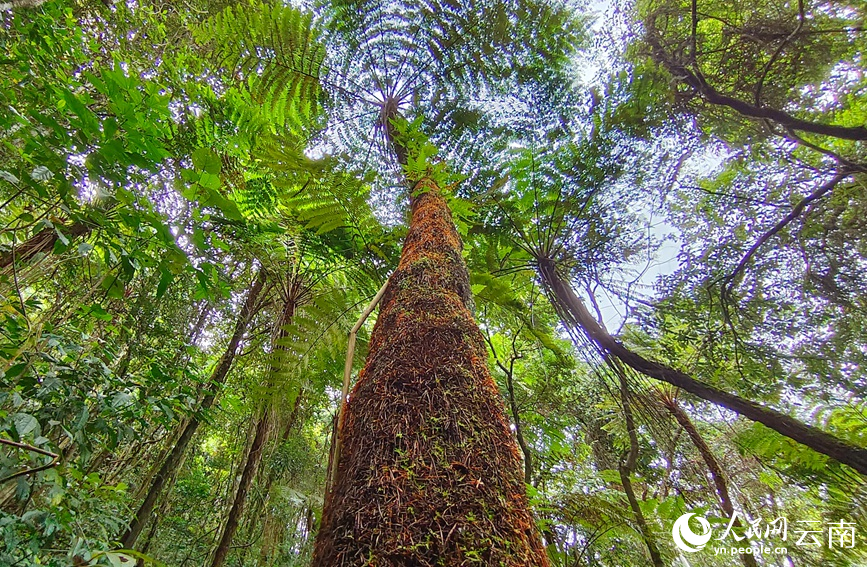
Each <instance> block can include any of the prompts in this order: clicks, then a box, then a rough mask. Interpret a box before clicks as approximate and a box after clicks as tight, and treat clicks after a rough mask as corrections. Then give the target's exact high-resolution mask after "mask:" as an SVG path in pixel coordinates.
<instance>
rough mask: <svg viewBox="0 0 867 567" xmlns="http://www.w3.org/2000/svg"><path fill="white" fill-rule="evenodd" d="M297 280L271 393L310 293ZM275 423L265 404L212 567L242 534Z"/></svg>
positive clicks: (280, 326) (275, 349)
mask: <svg viewBox="0 0 867 567" xmlns="http://www.w3.org/2000/svg"><path fill="white" fill-rule="evenodd" d="M293 277H294V280H293V282H292V284H291V287H290V291H289V292H288V296H287V297H286V301H285V304H284V306H283V312H282V313H281V315H280V318H279V319H278V320H277V323H276V328H275V332H274V335H273V340H272V341H271V344H272V352H271V365H270V368H269V370H268V382H269V383H268V387H267V388H266V389H269V390H270V389H271V387H272V386H273V380H274V378H275V376H276V375H277V373H278V372H279V370H280V368H281V367H282V363H283V357H284V356H285V351H286V348H285V346H284V345H283V344H282V341H283V339H284V338H285V337H286V335H287V332H286V327H287V326H288V325H289V324H291V323H292V317H293V316H294V315H295V309H296V308H297V307H298V305H299V303H300V301H301V296H302V295H306V293H307V290H306V287H305V285H304V283H303V281H302V279H301V278H300V277H299V276H297V275H296V276H293ZM298 396H300V393H298ZM296 400H297V398H296ZM274 421H275V419H274V409H273V408H272V407H270V403H269V402H265V403H264V404H263V407H262V409H261V410H260V413H259V418H258V420H257V421H256V427H255V433H254V435H253V442H252V443H251V444H250V452H249V453H248V454H247V461H246V462H245V463H244V469H243V471H242V472H241V480H240V481H239V482H238V490H237V491H236V492H235V498H234V500H233V501H232V507H231V509H230V510H229V517H228V518H227V520H226V525H225V526H224V527H223V533H222V534H221V535H220V542H219V543H218V544H217V548H216V549H215V550H214V557H213V559H212V561H211V567H222V565H223V564H224V563H225V562H226V558H227V557H228V555H229V550H230V548H231V545H232V540H233V539H234V537H235V532H237V531H238V525H239V524H240V521H241V518H242V516H243V515H244V507H245V506H246V504H247V496H248V495H249V493H250V488H251V487H252V486H253V481H254V480H255V479H256V476H257V475H258V473H259V465H260V464H261V463H262V457H263V455H264V449H265V444H266V443H267V442H268V439H269V437H270V436H271V429H272V428H273V425H274Z"/></svg>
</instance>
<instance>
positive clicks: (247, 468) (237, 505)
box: [211, 408, 272, 567]
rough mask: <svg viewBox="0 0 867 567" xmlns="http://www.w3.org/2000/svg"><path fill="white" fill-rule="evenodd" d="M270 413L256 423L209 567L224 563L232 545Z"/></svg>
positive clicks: (257, 464) (256, 468) (268, 423)
mask: <svg viewBox="0 0 867 567" xmlns="http://www.w3.org/2000/svg"><path fill="white" fill-rule="evenodd" d="M271 413H272V412H271V409H270V408H266V409H265V410H264V411H263V412H262V414H261V415H260V416H259V419H258V420H257V422H256V429H255V434H254V436H253V442H252V443H251V444H250V452H249V453H248V454H247V461H246V462H245V463H244V469H243V471H242V472H241V481H240V482H239V483H238V490H237V491H236V492H235V498H234V500H233V501H232V508H231V509H230V510H229V517H228V519H227V520H226V525H225V526H224V527H223V533H222V535H221V536H220V542H219V543H218V544H217V548H216V550H214V558H213V560H212V561H211V567H220V566H221V565H223V564H224V563H225V562H226V557H227V556H228V554H229V549H230V547H231V545H232V539H233V538H234V537H235V532H236V531H238V524H239V522H240V521H241V516H243V514H244V506H245V505H246V503H247V496H248V495H249V493H250V488H251V487H252V486H253V480H254V479H255V478H256V473H257V472H258V470H259V465H260V464H261V463H262V454H263V452H264V448H265V443H266V442H267V440H268V436H269V434H270V429H271V423H272V415H271Z"/></svg>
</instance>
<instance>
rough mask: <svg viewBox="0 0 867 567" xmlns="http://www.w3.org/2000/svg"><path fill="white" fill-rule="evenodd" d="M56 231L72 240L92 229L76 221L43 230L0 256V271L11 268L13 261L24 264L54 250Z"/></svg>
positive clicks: (56, 237) (56, 238)
mask: <svg viewBox="0 0 867 567" xmlns="http://www.w3.org/2000/svg"><path fill="white" fill-rule="evenodd" d="M57 230H59V231H60V232H62V233H63V235H64V236H66V237H67V238H68V239H70V240H72V239H74V238H78V237H80V236H84V235H86V234H89V233H90V231H91V230H92V228H91V226H90V225H88V224H84V223H83V222H81V221H76V222H74V223H72V224H69V225H59V226H58V227H57V229H56V230H55V229H54V228H47V227H46V228H43V229H42V230H40V231H39V232H37V233H36V234H34V235H33V236H31V237H30V238H28V239H27V240H25V241H24V242H22V243H21V244H19V245H18V246H15V248H14V250H12V251H10V252H4V253H3V254H0V269H3V268H6V267H7V266H11V265H12V261H13V260H15V261H16V262H26V261H27V260H29V259H30V258H32V257H34V256H36V255H37V254H39V253H40V252H47V251H51V250H52V249H53V248H54V243H55V242H57V240H58V238H59V237H58V236H57Z"/></svg>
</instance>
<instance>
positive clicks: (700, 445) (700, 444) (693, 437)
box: [662, 396, 757, 567]
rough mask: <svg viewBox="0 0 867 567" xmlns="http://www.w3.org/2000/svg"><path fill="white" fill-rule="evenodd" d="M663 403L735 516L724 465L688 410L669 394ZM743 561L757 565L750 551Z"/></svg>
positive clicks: (722, 502) (723, 503)
mask: <svg viewBox="0 0 867 567" xmlns="http://www.w3.org/2000/svg"><path fill="white" fill-rule="evenodd" d="M662 403H663V405H664V406H665V407H666V409H667V410H668V411H669V413H671V415H672V416H674V419H676V420H677V423H678V424H680V426H681V427H682V428H683V430H684V431H686V434H687V436H689V440H690V441H692V444H693V445H694V446H695V448H696V449H698V452H699V454H700V455H701V458H702V460H703V461H704V464H705V465H707V469H708V470H709V471H710V476H711V478H712V479H713V484H714V487H715V488H716V494H717V497H718V498H719V503H720V508H722V511H723V512H724V513H725V514H727V515H728V517H729V518H733V517H734V513H735V507H734V505H733V504H732V499H731V496H729V488H728V484H727V483H726V479H725V475H723V470H722V467H721V466H720V464H719V462H718V461H717V460H716V457H715V456H714V454H713V451H711V450H710V447H708V445H707V443H705V441H704V438H702V436H701V434H700V433H699V432H698V429H696V428H695V424H694V423H693V422H692V420H691V419H689V416H688V415H686V412H685V411H683V408H682V407H680V404H678V403H677V400H675V399H674V398H671V397H668V396H663V397H662ZM734 526H735V527H741V522H740V520H738V519H735V522H734ZM741 561H743V564H744V566H745V567H757V564H756V558H755V557H753V555H751V554H749V553H742V554H741Z"/></svg>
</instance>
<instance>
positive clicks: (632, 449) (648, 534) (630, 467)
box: [612, 361, 665, 567]
mask: <svg viewBox="0 0 867 567" xmlns="http://www.w3.org/2000/svg"><path fill="white" fill-rule="evenodd" d="M612 364H613V365H615V366H616V365H617V362H616V361H612ZM618 375H619V378H620V401H621V403H622V404H623V416H624V418H625V420H626V433H627V434H628V435H629V452H628V454H627V456H626V458H625V459H622V460H621V462H620V465H619V466H618V471H619V472H620V482H621V484H622V485H623V492H625V493H626V499H627V500H628V501H629V507H630V508H631V509H632V515H633V516H635V523H636V524H637V525H638V533H640V534H641V539H643V540H644V545H645V546H646V547H647V552H648V553H649V554H650V560H651V561H652V562H653V565H654V567H665V564H664V563H663V562H662V557H661V556H660V555H659V547H657V545H656V540H655V539H654V537H653V532H652V531H651V530H650V526H648V525H647V520H646V519H645V518H644V513H643V512H642V511H641V506H640V505H639V504H638V499H637V498H636V497H635V490H634V489H633V488H632V473H633V472H635V465H636V464H637V462H638V433H636V430H635V418H634V417H633V415H632V406H631V405H630V403H629V387H628V386H627V384H626V379H625V378H624V376H623V374H622V373H621V372H618Z"/></svg>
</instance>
